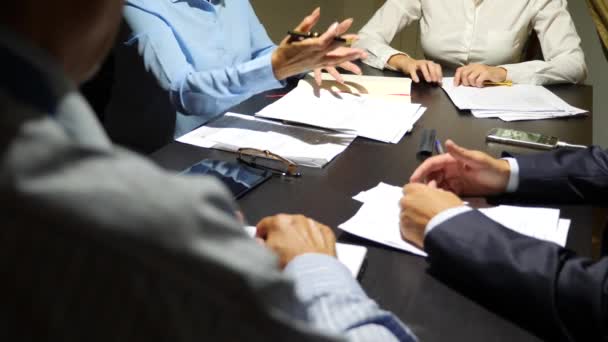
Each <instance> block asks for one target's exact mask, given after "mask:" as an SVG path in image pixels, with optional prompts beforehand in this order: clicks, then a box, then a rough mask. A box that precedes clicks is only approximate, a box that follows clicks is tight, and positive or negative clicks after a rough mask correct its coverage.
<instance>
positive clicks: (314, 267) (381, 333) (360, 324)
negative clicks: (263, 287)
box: [285, 254, 415, 341]
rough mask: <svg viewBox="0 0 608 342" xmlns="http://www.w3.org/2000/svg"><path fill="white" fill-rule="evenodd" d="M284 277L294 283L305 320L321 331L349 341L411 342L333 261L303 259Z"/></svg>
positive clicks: (313, 256) (396, 322)
mask: <svg viewBox="0 0 608 342" xmlns="http://www.w3.org/2000/svg"><path fill="white" fill-rule="evenodd" d="M285 273H286V274H287V275H288V276H289V277H290V278H292V279H293V280H294V283H295V287H296V293H297V295H298V297H299V299H300V301H301V303H302V305H303V306H304V307H305V311H306V312H307V314H308V317H309V320H310V321H311V323H312V324H313V325H314V326H316V327H317V328H319V329H321V331H327V332H331V333H335V334H337V335H342V336H346V337H348V339H349V340H352V341H359V340H361V341H363V340H371V339H374V340H382V341H390V340H393V341H415V338H414V337H413V335H412V334H411V332H410V331H409V329H407V327H405V325H403V323H401V322H400V321H399V319H397V318H396V317H395V316H394V315H392V314H391V313H389V312H386V311H384V310H381V309H380V308H379V307H378V305H377V304H376V303H375V302H374V301H373V300H371V299H369V298H368V297H367V295H366V294H365V292H363V290H362V289H361V287H360V286H359V284H358V283H357V281H356V280H355V279H354V278H353V277H352V275H351V274H350V271H349V270H348V269H346V268H345V267H344V266H343V265H342V264H341V263H340V262H339V261H337V260H336V259H335V258H332V257H329V256H325V255H320V254H307V255H303V256H300V257H298V258H296V259H294V260H293V261H292V262H291V263H289V264H288V266H287V268H286V269H285Z"/></svg>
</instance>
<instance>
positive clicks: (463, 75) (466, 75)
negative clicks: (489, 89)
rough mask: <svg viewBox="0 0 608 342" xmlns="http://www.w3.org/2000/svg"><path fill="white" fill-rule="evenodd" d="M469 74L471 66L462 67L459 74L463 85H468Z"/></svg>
mask: <svg viewBox="0 0 608 342" xmlns="http://www.w3.org/2000/svg"><path fill="white" fill-rule="evenodd" d="M470 74H471V68H469V67H463V68H462V73H461V74H460V83H461V84H462V85H463V86H465V87H468V86H469V75H470Z"/></svg>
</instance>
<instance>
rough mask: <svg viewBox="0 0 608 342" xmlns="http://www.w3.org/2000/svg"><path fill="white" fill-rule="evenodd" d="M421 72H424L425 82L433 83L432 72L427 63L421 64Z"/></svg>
mask: <svg viewBox="0 0 608 342" xmlns="http://www.w3.org/2000/svg"><path fill="white" fill-rule="evenodd" d="M420 71H422V75H423V76H424V80H425V81H427V82H429V83H430V82H432V81H433V79H432V78H431V72H430V71H429V66H428V64H427V63H422V64H420Z"/></svg>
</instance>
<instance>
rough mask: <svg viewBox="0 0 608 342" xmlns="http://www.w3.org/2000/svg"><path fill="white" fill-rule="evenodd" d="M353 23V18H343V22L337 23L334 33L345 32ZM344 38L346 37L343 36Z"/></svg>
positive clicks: (341, 33) (340, 33) (339, 34)
mask: <svg viewBox="0 0 608 342" xmlns="http://www.w3.org/2000/svg"><path fill="white" fill-rule="evenodd" d="M352 24H353V18H348V19H346V20H344V21H343V22H341V23H340V24H338V27H337V28H336V35H338V36H341V35H343V34H344V33H346V31H348V29H349V28H350V27H351V26H352ZM344 38H346V37H344Z"/></svg>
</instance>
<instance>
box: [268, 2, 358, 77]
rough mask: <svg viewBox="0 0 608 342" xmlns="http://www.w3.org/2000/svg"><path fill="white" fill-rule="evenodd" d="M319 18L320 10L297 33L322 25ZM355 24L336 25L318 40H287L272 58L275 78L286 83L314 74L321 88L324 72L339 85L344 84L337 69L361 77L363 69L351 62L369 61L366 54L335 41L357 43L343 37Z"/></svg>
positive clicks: (305, 21) (302, 23)
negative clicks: (288, 80) (322, 71)
mask: <svg viewBox="0 0 608 342" xmlns="http://www.w3.org/2000/svg"><path fill="white" fill-rule="evenodd" d="M320 16H321V11H320V9H319V8H317V9H315V10H314V11H313V12H312V13H311V14H310V15H309V16H307V17H306V18H304V20H303V21H302V22H301V23H300V25H298V27H296V29H295V30H296V31H300V32H309V31H311V30H312V28H313V27H314V26H315V25H316V24H317V22H318V21H319V18H320ZM352 23H353V20H352V19H347V20H344V21H343V22H341V23H334V24H333V25H331V26H330V27H329V29H328V30H327V31H325V32H324V33H323V34H322V35H321V36H319V37H318V38H310V39H305V40H301V41H292V39H291V38H290V37H289V36H287V37H285V39H283V41H282V42H281V44H280V45H279V46H278V47H277V49H276V50H275V51H274V52H273V54H272V67H273V70H274V74H275V77H276V78H277V79H278V80H284V79H286V78H288V77H290V76H295V75H298V74H301V73H303V72H308V71H310V70H314V72H315V80H316V82H317V84H318V85H321V69H325V70H327V72H329V73H330V74H331V75H332V76H333V77H334V78H335V79H336V80H337V81H338V82H340V83H343V82H344V80H343V78H342V76H340V73H339V72H338V71H337V70H336V68H335V66H340V67H341V68H343V69H346V70H348V71H351V72H353V73H355V74H357V75H360V74H361V69H360V68H359V67H358V66H357V65H355V64H353V63H351V62H350V61H353V60H356V59H360V58H366V57H367V55H366V53H365V52H364V51H363V50H361V49H355V48H350V47H346V46H344V43H342V42H338V41H335V40H334V38H336V37H343V38H346V39H349V40H354V39H356V38H357V36H356V35H354V34H346V35H345V34H344V33H346V31H347V30H348V29H349V28H350V26H351V25H352Z"/></svg>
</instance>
